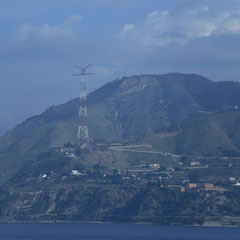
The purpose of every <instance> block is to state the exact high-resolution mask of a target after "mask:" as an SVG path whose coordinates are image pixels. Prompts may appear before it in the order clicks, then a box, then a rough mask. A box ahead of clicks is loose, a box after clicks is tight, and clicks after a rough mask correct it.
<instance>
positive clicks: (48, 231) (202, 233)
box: [0, 224, 240, 240]
mask: <svg viewBox="0 0 240 240" xmlns="http://www.w3.org/2000/svg"><path fill="white" fill-rule="evenodd" d="M0 239H11V240H17V239H27V240H37V239H41V240H42V239H44V240H45V239H46V240H52V239H54V240H55V239H56V240H58V239H60V240H62V239H68V240H72V239H79V240H81V239H83V240H88V239H100V240H112V239H116V240H130V239H131V240H137V239H140V240H141V239H142V240H155V239H156V240H157V239H159V240H165V239H166V240H173V239H174V240H175V239H176V240H195V239H201V240H205V239H211V240H222V239H224V240H225V239H226V240H235V239H236V240H239V239H240V228H202V227H161V226H142V225H130V224H129V225H128V224H0Z"/></svg>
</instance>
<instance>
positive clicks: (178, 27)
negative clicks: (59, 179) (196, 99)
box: [0, 0, 240, 134]
mask: <svg viewBox="0 0 240 240" xmlns="http://www.w3.org/2000/svg"><path fill="white" fill-rule="evenodd" d="M88 63H91V64H92V68H91V71H94V72H95V75H94V76H91V77H89V78H88V79H89V81H88V86H87V87H88V90H89V91H92V90H94V89H95V88H97V87H99V86H101V85H103V84H104V83H106V82H109V81H111V80H113V79H115V78H121V77H122V76H126V75H131V74H142V73H160V74H161V73H168V72H185V73H198V74H202V75H204V76H206V77H208V78H210V79H212V80H214V81H218V80H219V81H220V80H221V81H227V80H234V81H240V77H239V76H240V1H239V0H171V1H165V0H1V1H0V82H1V88H0V134H2V133H4V132H5V131H6V130H7V129H10V128H12V127H14V126H15V125H16V124H17V123H20V122H22V121H23V120H24V119H25V118H27V117H30V116H32V115H35V114H40V113H41V112H42V111H44V110H45V109H46V108H47V107H49V106H51V105H56V104H59V103H64V102H66V101H68V100H70V99H72V98H75V97H77V96H78V95H79V88H80V86H79V82H78V78H73V77H71V74H72V73H75V72H76V69H74V67H73V65H74V64H78V65H80V66H83V65H87V64H88Z"/></svg>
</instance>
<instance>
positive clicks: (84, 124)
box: [72, 65, 93, 148]
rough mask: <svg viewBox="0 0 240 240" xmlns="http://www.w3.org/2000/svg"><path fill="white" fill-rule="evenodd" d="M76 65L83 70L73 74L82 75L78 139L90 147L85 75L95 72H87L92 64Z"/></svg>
mask: <svg viewBox="0 0 240 240" xmlns="http://www.w3.org/2000/svg"><path fill="white" fill-rule="evenodd" d="M75 67H76V68H78V69H79V70H80V71H81V72H80V73H77V74H73V75H72V76H81V89H80V107H79V125H78V133H77V140H78V145H79V146H81V147H85V148H89V135H88V112H87V93H86V82H85V76H86V75H90V74H93V73H88V72H86V70H87V69H88V68H89V67H90V65H87V66H86V67H84V68H80V67H78V66H75Z"/></svg>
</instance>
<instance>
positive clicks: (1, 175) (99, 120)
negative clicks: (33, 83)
mask: <svg viewBox="0 0 240 240" xmlns="http://www.w3.org/2000/svg"><path fill="white" fill-rule="evenodd" d="M88 103H89V107H88V110H89V133H90V136H91V138H92V139H93V140H99V139H105V140H107V141H119V140H123V139H129V138H142V137H144V136H148V135H151V134H153V133H154V132H155V131H158V130H159V129H164V128H174V127H177V126H179V125H181V124H183V123H184V122H185V121H186V120H187V119H190V118H192V117H193V116H198V115H199V114H200V115H201V114H202V115H206V116H208V115H209V114H214V113H215V112H219V111H224V110H229V109H233V108H237V107H238V106H240V84H239V83H236V82H213V81H210V80H208V79H206V78H204V77H202V76H199V75H195V74H180V73H169V74H165V75H140V76H131V77H123V78H122V79H117V80H115V81H113V82H110V83H108V84H106V85H104V86H103V87H101V88H99V89H97V90H96V91H94V92H92V93H90V94H89V96H88ZM78 108H79V99H74V100H72V101H70V102H68V103H66V104H62V105H59V106H53V107H50V108H49V109H47V110H46V111H45V112H44V113H42V114H41V115H38V116H34V117H32V118H29V119H27V120H26V121H24V122H23V123H21V124H20V125H18V126H17V127H15V128H14V129H13V130H11V131H9V132H7V133H6V134H5V135H4V136H2V137H0V169H1V172H0V179H1V182H3V181H5V180H6V179H8V178H9V177H10V176H12V174H14V173H15V172H16V171H17V170H18V169H20V168H21V166H22V165H23V164H24V163H26V162H27V161H29V160H31V159H34V158H35V157H36V156H37V155H38V154H40V153H41V152H44V151H46V150H47V149H49V148H51V147H56V146H59V145H63V144H65V143H67V142H69V141H71V142H75V141H76V130H77V123H78ZM219 116H220V115H219ZM203 118H204V117H203ZM206 119H207V118H206ZM216 119H217V117H216ZM225 119H226V120H227V117H225ZM193 121H195V125H198V123H197V122H196V121H197V120H193ZM236 121H237V120H236ZM186 124H187V123H186ZM192 124H193V125H194V123H192ZM223 125H224V123H223ZM189 126H190V125H189ZM211 126H212V128H214V123H213V124H212V125H211ZM218 127H219V128H221V127H222V125H221V126H220V125H219V126H218ZM192 128H193V129H194V130H195V133H194V132H191V131H190V130H191V128H190V127H189V130H186V129H187V126H185V128H184V129H185V131H183V132H182V133H181V134H180V135H178V137H177V138H176V139H175V140H174V141H178V143H179V144H177V146H176V147H175V149H173V151H174V152H176V153H180V152H184V151H185V150H186V148H188V149H189V150H187V151H191V150H190V149H191V147H192V146H191V144H190V143H189V142H188V141H186V143H184V144H185V145H184V144H183V142H184V141H182V139H185V140H186V139H187V138H189V137H190V136H191V134H197V133H196V131H197V130H196V129H195V128H194V127H192ZM213 130H214V131H215V130H216V129H213ZM217 133H218V134H217ZM214 134H215V135H214V136H216V137H218V138H221V137H222V135H221V130H216V131H215V133H214ZM224 134H225V133H224ZM203 140H204V139H203ZM204 141H205V140H204ZM227 141H228V140H227V139H226V142H223V143H222V145H221V146H223V145H225V143H227ZM160 142H161V141H160ZM174 144H175V143H172V145H174ZM195 144H197V142H196V143H195ZM227 146H229V149H230V150H236V146H235V145H234V144H233V145H232V143H229V144H228V145H227ZM160 148H161V147H160ZM217 148H218V147H216V151H218V150H217ZM229 149H228V150H229ZM210 152H215V150H214V151H212V150H211V151H210Z"/></svg>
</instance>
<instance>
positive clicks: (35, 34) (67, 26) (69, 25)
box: [18, 15, 82, 41]
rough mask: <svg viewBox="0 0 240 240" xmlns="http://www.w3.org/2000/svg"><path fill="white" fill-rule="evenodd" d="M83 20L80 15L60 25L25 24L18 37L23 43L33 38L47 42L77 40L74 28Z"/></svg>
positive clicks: (20, 28) (19, 30)
mask: <svg viewBox="0 0 240 240" xmlns="http://www.w3.org/2000/svg"><path fill="white" fill-rule="evenodd" d="M81 20H82V17H81V16H80V15H73V16H71V17H69V18H68V19H66V20H65V21H64V22H63V23H60V24H58V25H50V24H43V25H38V26H36V25H35V26H34V25H30V24H28V23H23V24H22V25H21V26H20V27H19V29H18V36H19V39H20V40H22V41H27V40H29V39H32V38H34V39H45V40H49V39H56V38H67V39H75V38H76V37H77V34H76V32H75V30H74V28H75V26H76V25H77V24H78V23H79V22H80V21H81Z"/></svg>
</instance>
